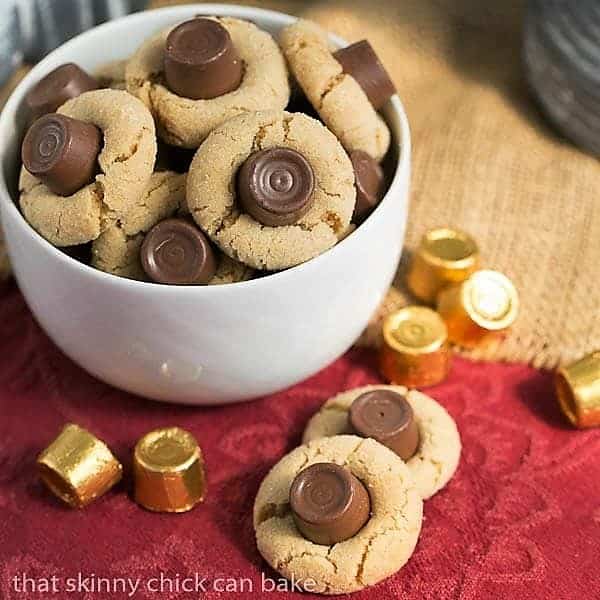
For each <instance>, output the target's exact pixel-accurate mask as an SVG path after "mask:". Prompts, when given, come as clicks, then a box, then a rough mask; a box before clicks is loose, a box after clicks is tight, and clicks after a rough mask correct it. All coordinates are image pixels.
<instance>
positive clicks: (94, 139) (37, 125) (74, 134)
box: [21, 113, 102, 196]
mask: <svg viewBox="0 0 600 600" xmlns="http://www.w3.org/2000/svg"><path fill="white" fill-rule="evenodd" d="M101 144H102V134H101V132H100V130H99V129H98V128H97V127H96V126H95V125H92V124H91V123H86V122H85V121H79V120H78V119H71V118H70V117H65V116H64V115H59V114H57V113H50V114H47V115H44V116H43V117H40V118H39V119H38V120H37V121H35V122H34V123H33V125H32V126H31V127H30V128H29V130H28V131H27V133H26V134H25V138H24V140H23V144H22V146H21V158H22V160H23V166H24V167H25V168H26V169H27V171H29V173H31V174H32V175H34V176H36V177H37V178H38V179H39V180H40V181H42V182H43V183H45V184H46V186H48V189H49V190H50V191H51V192H54V193H55V194H59V195H60V196H70V195H71V194H74V193H75V192H76V191H77V190H80V189H81V188H82V187H84V186H85V185H87V184H88V183H90V182H91V181H93V179H94V176H95V174H96V171H97V159H98V155H99V154H100V149H101Z"/></svg>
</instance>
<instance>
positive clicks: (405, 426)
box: [254, 385, 461, 594]
mask: <svg viewBox="0 0 600 600" xmlns="http://www.w3.org/2000/svg"><path fill="white" fill-rule="evenodd" d="M303 443H304V445H302V446H300V447H298V448H296V449H295V450H293V451H292V452H290V453H289V454H288V455H287V456H285V457H284V458H282V459H281V460H280V461H279V462H278V463H277V464H276V465H275V466H274V467H273V469H272V470H271V471H270V472H269V474H268V475H267V476H266V478H265V479H264V481H263V482H262V484H261V486H260V489H259V491H258V494H257V496H256V500H255V503H254V528H255V531H256V541H257V546H258V549H259V551H260V553H261V554H262V555H263V557H264V558H265V559H266V561H267V562H268V563H269V564H270V565H271V566H272V567H273V568H274V569H275V570H276V571H278V572H279V573H281V574H282V575H283V576H285V577H287V578H288V579H291V580H293V581H295V582H298V584H299V585H302V584H303V582H305V583H306V584H307V585H306V588H307V589H309V590H310V591H318V592H320V593H325V594H342V593H349V592H355V591H358V590H360V589H363V588H364V587H367V586H369V585H374V584H376V583H378V582H379V581H381V580H383V579H385V578H386V577H389V576H390V575H392V574H394V573H396V572H397V571H398V570H399V569H400V568H402V566H403V565H404V564H405V563H406V562H407V561H408V560H409V558H410V557H411V555H412V553H413V551H414V549H415V546H416V544H417V541H418V538H419V534H420V532H421V524H422V519H423V500H426V499H428V498H430V497H431V496H433V495H434V494H435V493H436V492H438V491H439V490H441V489H442V488H443V487H444V486H445V485H446V483H448V481H449V480H450V479H451V477H452V475H453V474H454V472H455V470H456V468H457V466H458V463H459V460H460V451H461V442H460V436H459V433H458V430H457V428H456V424H455V422H454V420H453V419H452V417H451V416H450V415H449V414H448V413H447V412H446V410H445V409H444V408H443V407H442V406H441V405H440V404H438V403H437V402H436V401H435V400H433V399H432V398H430V397H428V396H426V395H424V394H422V393H420V392H418V391H415V390H411V391H409V390H407V388H404V387H400V386H385V385H376V386H367V387H363V388H358V389H354V390H350V391H347V392H343V393H341V394H338V395H337V396H335V397H334V398H331V399H330V400H328V401H327V402H325V404H324V405H323V406H322V408H321V409H320V410H319V411H318V412H317V413H316V414H315V415H314V416H313V417H312V418H311V419H310V421H309V422H308V425H307V426H306V429H305V431H304V436H303Z"/></svg>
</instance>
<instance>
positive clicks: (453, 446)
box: [302, 385, 461, 499]
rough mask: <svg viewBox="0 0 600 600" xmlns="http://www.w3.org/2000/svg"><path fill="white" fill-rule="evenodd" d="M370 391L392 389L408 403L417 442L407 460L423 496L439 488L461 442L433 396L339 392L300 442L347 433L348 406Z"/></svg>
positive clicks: (454, 462)
mask: <svg viewBox="0 0 600 600" xmlns="http://www.w3.org/2000/svg"><path fill="white" fill-rule="evenodd" d="M372 390H391V391H394V392H396V393H398V394H399V395H401V396H403V397H404V398H405V399H406V400H407V401H408V403H409V404H410V406H411V408H412V410H413V412H414V418H415V420H416V423H417V425H418V429H419V435H420V445H419V448H418V450H417V452H416V454H415V455H414V456H413V457H412V458H410V459H409V460H408V461H407V465H408V468H409V470H410V472H411V474H412V477H413V479H414V481H415V484H416V486H417V488H418V490H419V492H420V494H421V497H422V498H423V499H427V498H430V497H431V496H433V495H434V494H435V493H436V492H438V491H439V490H441V489H442V488H443V487H444V486H445V485H446V484H447V483H448V481H449V480H450V479H451V478H452V475H454V472H455V471H456V468H457V467H458V463H459V460H460V452H461V442H460V435H459V433H458V429H457V428H456V423H455V422H454V419H452V417H451V416H450V415H449V414H448V412H447V411H446V409H445V408H444V407H443V406H442V405H441V404H439V403H438V402H436V401H435V400H434V399H433V398H430V397H429V396H426V395H425V394H422V393H421V392H418V391H416V390H410V391H409V390H407V389H406V388H405V387H402V386H392V385H370V386H365V387H361V388H356V389H353V390H349V391H347V392H342V393H341V394H338V395H337V396H334V397H333V398H330V399H329V400H327V402H325V404H324V405H323V406H322V407H321V409H320V410H319V411H318V412H317V413H316V414H315V415H313V417H312V418H311V419H310V421H309V422H308V424H307V426H306V429H305V430H304V435H303V438H302V440H303V442H304V443H308V442H311V441H312V440H317V439H322V438H326V437H329V436H336V435H340V434H344V433H350V432H351V431H352V427H351V426H350V424H349V421H348V415H349V411H350V406H351V405H352V403H353V402H354V400H355V399H356V398H358V397H359V396H361V395H362V394H364V393H366V392H369V391H372Z"/></svg>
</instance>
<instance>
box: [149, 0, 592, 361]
mask: <svg viewBox="0 0 600 600" xmlns="http://www.w3.org/2000/svg"><path fill="white" fill-rule="evenodd" d="M182 3H183V2H179V1H169V0H166V1H165V0H154V1H152V2H150V5H151V7H153V8H154V7H158V6H164V5H172V4H182ZM238 3H241V2H238ZM244 3H245V4H251V5H255V6H260V7H262V8H272V9H275V10H281V11H284V12H288V13H292V14H296V15H299V16H303V17H306V18H310V19H314V20H315V21H317V22H319V23H321V24H322V25H323V26H324V27H326V28H328V29H330V30H331V31H334V32H335V33H338V34H339V35H341V36H343V37H345V38H346V39H348V40H350V41H355V40H358V39H362V38H368V39H369V40H370V41H371V43H372V44H373V45H374V46H375V48H376V50H377V51H378V53H379V55H380V56H381V58H382V59H383V61H384V63H385V64H386V65H387V67H388V69H389V70H390V72H391V74H392V76H393V78H394V80H395V82H396V85H397V87H398V90H399V93H400V95H401V98H402V100H403V102H404V104H405V106H406V109H407V112H408V116H409V120H410V123H411V128H412V135H413V152H414V154H413V165H414V166H413V178H412V193H411V207H410V213H409V226H408V232H407V237H406V250H405V252H404V259H403V264H402V265H401V267H400V270H399V273H398V276H397V278H396V284H395V285H396V287H395V288H394V289H393V290H391V292H390V294H389V296H388V298H386V301H385V302H384V305H383V306H382V308H381V309H380V310H379V311H378V313H377V314H376V315H375V317H374V319H373V322H372V324H371V325H370V327H369V329H368V330H367V332H365V334H364V335H363V337H362V338H361V340H359V343H362V344H364V345H369V346H376V345H377V344H378V341H379V339H380V326H381V320H382V318H383V317H384V316H385V314H387V313H388V312H389V311H390V310H393V309H394V308H396V307H399V306H401V305H403V304H405V303H407V302H411V301H412V300H411V299H410V297H409V296H408V294H407V293H406V292H405V290H404V288H403V279H404V277H403V273H404V271H405V269H406V263H407V261H408V259H409V257H410V254H411V251H412V250H414V248H415V246H416V245H417V244H418V241H419V239H420V237H421V235H422V234H423V232H424V231H425V230H427V229H428V228H431V227H435V226H440V225H445V226H454V227H460V228H462V229H464V230H466V231H468V232H469V233H471V234H472V235H473V236H474V237H475V238H476V239H477V241H478V243H479V245H480V248H481V252H482V257H483V261H484V263H485V265H486V266H487V267H489V268H496V269H499V270H501V271H504V272H505V273H506V274H507V275H509V276H510V277H511V278H512V279H513V280H514V282H515V284H516V285H517V287H518V289H519V292H520V295H521V304H522V310H521V315H520V318H519V320H518V322H517V324H516V325H515V327H514V328H513V330H512V332H511V334H510V335H509V336H508V337H507V338H506V339H505V340H504V341H503V342H502V343H499V344H497V345H495V346H488V347H486V348H480V349H478V350H476V351H474V352H470V353H469V355H470V356H472V357H474V358H484V359H494V360H497V359H500V360H510V361H523V362H530V363H532V364H534V365H535V366H538V367H553V366H555V365H556V364H558V363H560V362H569V361H571V360H573V359H575V358H578V357H580V356H581V355H582V354H584V353H586V352H587V351H591V350H592V349H595V348H598V347H600V316H599V311H598V307H597V306H598V303H599V302H600V206H599V202H598V198H597V196H598V190H599V189H600V165H599V164H598V162H597V161H596V160H594V159H592V158H590V157H588V156H586V155H585V154H583V153H581V152H579V151H578V150H576V149H575V148H573V147H572V146H570V145H568V144H567V143H565V142H564V141H563V140H561V139H560V138H559V137H558V136H557V135H556V134H555V133H554V132H553V131H552V130H551V129H550V128H549V127H548V126H546V124H545V123H544V121H543V119H542V118H541V117H540V115H539V113H538V110H537V108H536V106H535V105H534V103H533V101H532V99H531V97H530V95H529V93H528V92H527V88H526V85H525V82H524V80H523V75H522V73H523V71H522V67H521V47H522V41H521V24H522V15H523V5H524V0H505V1H504V2H481V0H402V1H401V2H390V1H389V0H355V1H340V0H313V1H297V0H296V1H295V0H267V1H252V0H250V1H248V0H244ZM357 285H360V282H357Z"/></svg>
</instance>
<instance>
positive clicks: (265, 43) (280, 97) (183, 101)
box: [125, 17, 290, 148]
mask: <svg viewBox="0 0 600 600" xmlns="http://www.w3.org/2000/svg"><path fill="white" fill-rule="evenodd" d="M212 20H213V21H216V22H217V23H220V24H221V25H222V26H223V27H224V28H225V29H226V30H227V32H229V35H230V37H231V41H232V42H233V45H234V47H235V49H236V50H237V53H238V55H239V58H240V59H241V60H242V61H243V67H244V70H243V79H242V82H241V84H240V85H239V87H238V88H237V89H236V90H234V91H232V92H230V93H227V94H224V95H222V96H218V97H216V98H212V99H204V100H202V99H200V100H193V99H190V98H186V97H183V96H179V95H177V94H176V93H173V92H172V91H171V90H170V89H169V88H168V87H167V85H166V81H165V73H164V65H163V62H164V55H165V44H166V41H167V38H168V37H169V34H170V33H171V31H172V29H173V28H169V29H167V30H165V31H162V32H161V33H159V34H157V35H155V36H154V37H152V38H150V39H148V40H147V41H146V42H144V43H143V44H142V45H141V46H140V48H139V49H138V50H137V52H136V53H135V54H134V55H133V57H132V58H131V59H130V60H129V62H128V63H127V67H126V70H125V77H126V83H127V90H128V91H129V92H130V93H132V94H133V95H135V96H137V97H138V98H140V99H141V100H142V101H143V102H144V104H146V106H148V107H149V108H150V110H151V112H152V114H153V115H154V118H155V119H156V123H157V129H158V133H159V135H160V137H161V138H162V139H163V140H164V141H165V142H167V143H168V144H171V145H173V146H183V147H185V148H197V147H198V146H199V145H200V144H201V143H202V141H203V140H204V139H205V138H206V137H207V136H208V134H209V133H210V132H211V131H212V130H213V129H215V128H216V127H218V126H219V125H221V124H222V123H224V122H225V121H227V120H229V119H231V118H232V117H235V116H237V115H239V114H242V113H246V112H253V111H257V110H265V109H280V110H283V109H284V108H285V107H286V105H287V103H288V101H289V96H290V87H289V82H288V72H287V67H286V64H285V59H284V58H283V55H282V54H281V51H280V49H279V47H278V46H277V44H276V42H275V41H274V40H273V38H272V37H271V36H270V35H269V34H268V33H266V32H265V31H262V30H260V29H259V28H258V27H257V26H256V25H254V24H253V23H250V22H248V21H242V20H240V19H233V18H228V17H223V18H216V17H215V18H212Z"/></svg>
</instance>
